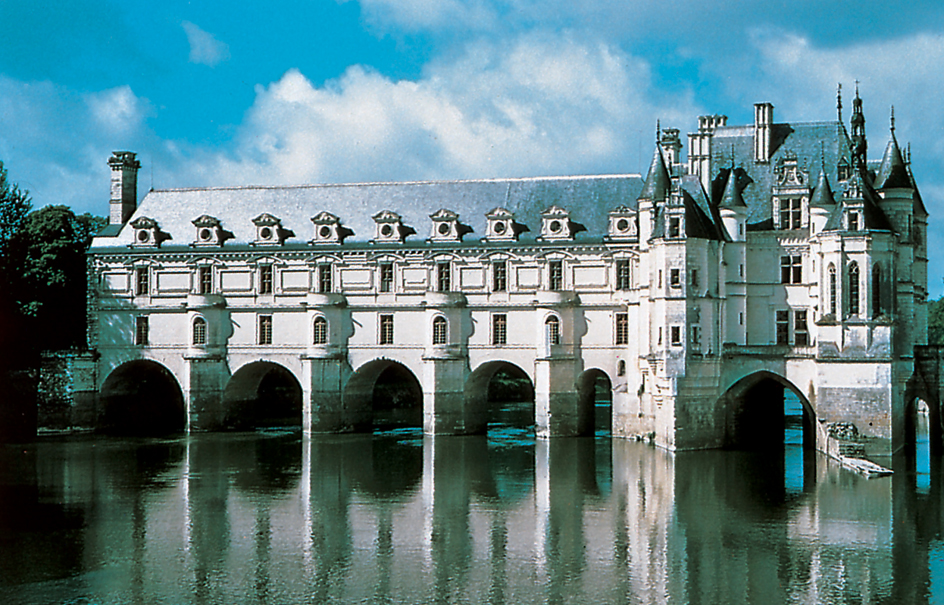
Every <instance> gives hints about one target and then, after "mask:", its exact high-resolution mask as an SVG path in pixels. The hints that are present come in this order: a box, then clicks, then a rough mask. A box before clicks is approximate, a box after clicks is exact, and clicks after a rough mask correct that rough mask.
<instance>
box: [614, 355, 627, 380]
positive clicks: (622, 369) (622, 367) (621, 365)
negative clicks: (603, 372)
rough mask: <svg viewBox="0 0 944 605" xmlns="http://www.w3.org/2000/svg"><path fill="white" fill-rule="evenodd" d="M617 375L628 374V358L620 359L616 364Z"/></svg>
mask: <svg viewBox="0 0 944 605" xmlns="http://www.w3.org/2000/svg"><path fill="white" fill-rule="evenodd" d="M616 375H617V376H625V375H626V360H624V359H620V360H619V362H617V364H616Z"/></svg>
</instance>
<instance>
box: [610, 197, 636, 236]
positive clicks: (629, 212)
mask: <svg viewBox="0 0 944 605" xmlns="http://www.w3.org/2000/svg"><path fill="white" fill-rule="evenodd" d="M636 229H637V223H636V211H635V210H633V209H632V208H629V207H627V206H617V207H616V208H614V209H613V210H611V211H610V214H609V228H608V229H607V239H609V240H613V241H627V240H635V239H636V238H638V237H639V235H638V233H637V231H636Z"/></svg>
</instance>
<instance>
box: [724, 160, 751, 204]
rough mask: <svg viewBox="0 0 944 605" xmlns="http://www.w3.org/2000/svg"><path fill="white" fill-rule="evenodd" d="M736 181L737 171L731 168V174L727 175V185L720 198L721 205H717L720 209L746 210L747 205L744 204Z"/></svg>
mask: <svg viewBox="0 0 944 605" xmlns="http://www.w3.org/2000/svg"><path fill="white" fill-rule="evenodd" d="M737 181H738V177H737V171H736V170H735V169H734V168H732V169H731V173H730V174H728V184H727V185H725V187H724V194H723V195H722V196H721V203H720V204H719V205H720V206H721V207H722V208H747V204H745V203H744V197H743V196H742V195H741V189H740V188H739V187H738V184H737Z"/></svg>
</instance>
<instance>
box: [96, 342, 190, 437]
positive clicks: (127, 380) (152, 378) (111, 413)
mask: <svg viewBox="0 0 944 605" xmlns="http://www.w3.org/2000/svg"><path fill="white" fill-rule="evenodd" d="M99 397H100V402H101V410H102V428H103V429H104V430H105V431H107V432H112V433H120V434H132V435H163V434H167V433H175V432H178V431H183V430H184V428H185V427H186V424H187V413H186V410H185V406H184V396H183V392H182V391H181V390H180V385H179V384H178V382H177V379H176V378H175V377H174V375H173V373H172V372H171V371H170V370H168V369H167V368H165V367H164V366H162V365H161V364H159V363H157V362H154V361H150V360H146V359H139V360H136V361H129V362H126V363H123V364H121V365H120V366H118V367H117V368H115V369H114V370H113V371H112V372H111V374H109V375H108V378H106V379H105V383H104V384H103V385H102V388H101V391H100V395H99Z"/></svg>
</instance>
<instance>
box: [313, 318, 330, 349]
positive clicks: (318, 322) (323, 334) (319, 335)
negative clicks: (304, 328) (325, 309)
mask: <svg viewBox="0 0 944 605" xmlns="http://www.w3.org/2000/svg"><path fill="white" fill-rule="evenodd" d="M311 342H312V344H316V345H323V344H327V342H328V320H327V319H325V318H324V317H316V318H315V324H314V329H313V330H312V336H311Z"/></svg>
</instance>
